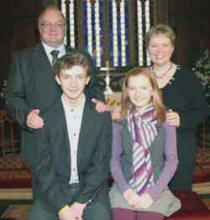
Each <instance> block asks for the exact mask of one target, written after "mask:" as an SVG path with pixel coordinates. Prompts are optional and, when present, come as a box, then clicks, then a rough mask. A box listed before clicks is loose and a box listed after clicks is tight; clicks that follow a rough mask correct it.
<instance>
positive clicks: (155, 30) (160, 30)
mask: <svg viewBox="0 0 210 220" xmlns="http://www.w3.org/2000/svg"><path fill="white" fill-rule="evenodd" d="M159 34H163V35H165V36H167V37H168V38H169V40H170V41H171V44H172V45H173V46H175V39H176V34H175V32H174V30H173V29H172V28H171V27H170V26H169V25H167V24H157V25H155V26H153V27H151V28H150V30H149V31H148V32H147V35H146V43H147V47H148V45H149V42H150V40H151V38H152V37H153V36H154V35H159Z"/></svg>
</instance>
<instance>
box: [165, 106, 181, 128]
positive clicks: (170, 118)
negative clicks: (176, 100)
mask: <svg viewBox="0 0 210 220" xmlns="http://www.w3.org/2000/svg"><path fill="white" fill-rule="evenodd" d="M166 122H167V123H168V124H169V125H173V126H176V127H179V126H180V117H179V114H178V113H177V112H174V111H173V110H171V109H169V111H168V112H167V113H166Z"/></svg>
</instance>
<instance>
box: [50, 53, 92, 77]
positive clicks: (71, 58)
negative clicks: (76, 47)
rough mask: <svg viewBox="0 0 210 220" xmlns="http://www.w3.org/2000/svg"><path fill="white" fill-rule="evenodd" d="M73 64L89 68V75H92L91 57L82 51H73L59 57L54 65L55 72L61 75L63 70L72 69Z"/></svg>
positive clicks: (58, 75) (56, 74)
mask: <svg viewBox="0 0 210 220" xmlns="http://www.w3.org/2000/svg"><path fill="white" fill-rule="evenodd" d="M73 66H82V67H83V68H86V69H87V77H89V76H90V62H89V59H88V58H87V57H86V56H85V54H83V53H82V52H78V51H73V52H71V53H67V54H65V55H64V56H62V57H61V58H59V59H58V60H57V61H56V63H55V65H54V74H55V76H57V77H60V73H61V71H62V70H66V69H71V68H72V67H73Z"/></svg>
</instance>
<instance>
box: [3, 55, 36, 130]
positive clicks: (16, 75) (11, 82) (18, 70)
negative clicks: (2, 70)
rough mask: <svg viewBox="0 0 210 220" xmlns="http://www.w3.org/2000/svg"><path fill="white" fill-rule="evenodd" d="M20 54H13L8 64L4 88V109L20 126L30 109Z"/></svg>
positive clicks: (23, 125) (23, 123) (24, 124)
mask: <svg viewBox="0 0 210 220" xmlns="http://www.w3.org/2000/svg"><path fill="white" fill-rule="evenodd" d="M21 56H22V54H20V53H16V54H14V55H13V58H12V62H11V65H10V69H9V77H8V81H7V89H6V110H7V111H8V113H9V114H10V115H11V116H12V117H13V118H14V119H15V121H17V122H18V123H19V125H20V126H22V127H25V126H26V118H27V115H28V114H29V112H30V111H31V110H32V109H31V108H30V107H29V106H28V105H27V103H26V94H25V85H24V84H25V82H24V76H23V71H24V65H23V62H22V60H21V58H22V59H23V57H21Z"/></svg>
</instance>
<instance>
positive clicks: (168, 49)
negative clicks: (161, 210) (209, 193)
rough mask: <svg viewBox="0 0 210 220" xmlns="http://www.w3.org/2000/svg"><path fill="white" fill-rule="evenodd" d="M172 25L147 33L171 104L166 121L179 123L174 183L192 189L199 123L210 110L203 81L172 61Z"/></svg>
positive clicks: (153, 68)
mask: <svg viewBox="0 0 210 220" xmlns="http://www.w3.org/2000/svg"><path fill="white" fill-rule="evenodd" d="M175 37H176V36H175V33H174V31H173V30H172V28H171V27H169V26H168V25H164V24H158V25H156V26H154V27H152V28H151V29H150V30H149V32H148V33H147V49H148V52H149V55H150V57H151V60H152V64H153V65H152V66H151V68H150V70H151V72H153V73H154V75H155V78H156V80H157V83H158V86H159V88H160V89H161V90H162V94H163V103H164V104H165V106H166V107H167V108H168V112H167V114H166V121H167V122H168V123H169V124H170V125H174V126H176V127H177V150H178V160H179V165H178V169H177V171H176V173H175V176H174V178H173V179H172V181H171V183H170V185H169V186H170V187H171V189H174V190H191V188H192V177H193V172H194V169H195V160H196V136H195V130H196V126H197V125H198V124H199V123H201V122H202V121H203V120H204V119H205V118H206V117H207V116H208V114H209V110H208V106H207V103H206V100H205V98H204V94H203V91H202V88H201V85H200V83H199V81H198V80H197V78H196V77H195V75H194V74H193V73H192V72H189V71H187V70H184V69H182V68H180V67H179V66H177V65H176V64H175V63H173V62H171V56H172V53H173V51H174V46H175Z"/></svg>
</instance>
